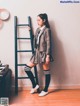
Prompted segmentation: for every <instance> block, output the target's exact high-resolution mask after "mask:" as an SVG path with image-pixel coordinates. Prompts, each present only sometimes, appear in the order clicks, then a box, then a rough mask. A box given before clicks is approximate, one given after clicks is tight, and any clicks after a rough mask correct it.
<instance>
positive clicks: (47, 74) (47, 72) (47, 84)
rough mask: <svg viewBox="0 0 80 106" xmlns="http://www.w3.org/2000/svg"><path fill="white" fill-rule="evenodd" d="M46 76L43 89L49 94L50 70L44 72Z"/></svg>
mask: <svg viewBox="0 0 80 106" xmlns="http://www.w3.org/2000/svg"><path fill="white" fill-rule="evenodd" d="M44 74H45V88H44V89H43V91H45V92H47V91H48V87H49V84H50V80H51V75H50V71H49V70H44Z"/></svg>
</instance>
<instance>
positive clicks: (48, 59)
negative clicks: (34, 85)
mask: <svg viewBox="0 0 80 106" xmlns="http://www.w3.org/2000/svg"><path fill="white" fill-rule="evenodd" d="M49 62H50V57H49V55H47V56H46V64H48V63H49Z"/></svg>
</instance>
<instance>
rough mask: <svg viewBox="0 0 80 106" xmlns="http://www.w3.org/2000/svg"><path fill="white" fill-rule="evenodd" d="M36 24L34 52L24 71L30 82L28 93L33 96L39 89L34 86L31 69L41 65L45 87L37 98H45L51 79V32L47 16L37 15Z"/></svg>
mask: <svg viewBox="0 0 80 106" xmlns="http://www.w3.org/2000/svg"><path fill="white" fill-rule="evenodd" d="M37 24H38V26H39V27H38V28H37V30H36V33H35V35H34V41H33V45H34V51H35V52H34V54H33V55H32V57H31V59H30V62H29V63H28V64H27V65H26V67H25V68H24V69H25V72H26V73H27V75H28V77H29V78H30V80H31V82H32V86H33V88H32V89H31V91H30V93H32V94H33V93H34V92H35V91H36V90H37V89H38V88H39V85H36V82H35V80H34V76H33V74H32V72H31V68H32V67H34V66H35V65H37V64H39V63H42V67H43V71H44V75H45V87H44V89H43V90H42V91H41V93H40V94H39V96H45V95H46V94H48V87H49V84H50V79H51V75H50V62H52V61H53V58H52V56H51V55H52V54H51V30H50V26H49V22H48V16H47V14H45V13H44V14H39V15H38V16H37Z"/></svg>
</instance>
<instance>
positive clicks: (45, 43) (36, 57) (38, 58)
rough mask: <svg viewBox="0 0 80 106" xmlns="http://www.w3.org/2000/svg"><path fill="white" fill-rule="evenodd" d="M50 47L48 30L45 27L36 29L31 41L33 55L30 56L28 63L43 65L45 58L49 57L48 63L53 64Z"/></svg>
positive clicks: (49, 31) (49, 32)
mask: <svg viewBox="0 0 80 106" xmlns="http://www.w3.org/2000/svg"><path fill="white" fill-rule="evenodd" d="M51 45H52V44H51V30H50V28H47V27H46V26H45V25H44V26H42V27H41V28H37V30H36V32H35V35H34V39H33V47H34V54H33V55H32V56H31V58H30V61H31V62H32V63H34V64H37V63H45V61H46V56H47V55H50V62H53V57H52V53H51Z"/></svg>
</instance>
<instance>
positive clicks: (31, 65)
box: [27, 62, 37, 67]
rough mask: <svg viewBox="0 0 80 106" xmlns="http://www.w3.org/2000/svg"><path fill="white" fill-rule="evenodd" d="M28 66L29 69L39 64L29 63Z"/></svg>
mask: <svg viewBox="0 0 80 106" xmlns="http://www.w3.org/2000/svg"><path fill="white" fill-rule="evenodd" d="M27 65H28V66H29V67H34V66H35V65H37V64H34V63H32V62H29V63H27Z"/></svg>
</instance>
